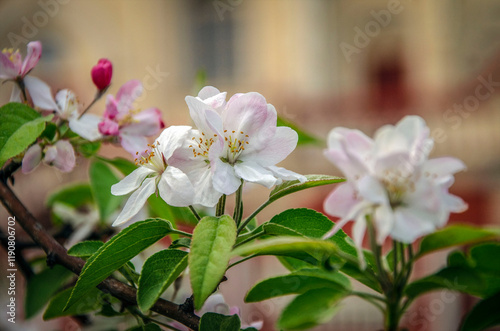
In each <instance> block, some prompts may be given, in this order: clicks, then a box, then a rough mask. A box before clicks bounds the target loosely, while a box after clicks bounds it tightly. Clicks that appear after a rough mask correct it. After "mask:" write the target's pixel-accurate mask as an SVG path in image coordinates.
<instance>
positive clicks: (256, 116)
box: [223, 92, 276, 140]
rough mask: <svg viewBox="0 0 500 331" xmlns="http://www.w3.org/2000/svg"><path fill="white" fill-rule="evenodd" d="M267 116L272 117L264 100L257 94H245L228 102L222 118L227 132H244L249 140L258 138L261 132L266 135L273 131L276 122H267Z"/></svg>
mask: <svg viewBox="0 0 500 331" xmlns="http://www.w3.org/2000/svg"><path fill="white" fill-rule="evenodd" d="M268 116H271V117H272V116H273V113H272V112H268V107H267V102H266V99H265V98H264V97H263V96H262V95H261V94H259V93H257V92H250V93H245V94H243V95H241V96H239V97H237V98H234V97H232V98H231V99H230V100H229V101H228V103H227V110H226V112H225V115H224V118H223V122H224V129H226V130H228V131H229V132H231V131H235V132H244V133H243V134H245V135H248V136H249V137H250V138H249V139H250V140H251V139H252V138H253V137H254V136H260V131H262V130H264V131H265V132H268V133H270V132H272V130H274V128H275V127H276V122H274V123H269V122H267V120H268ZM270 125H271V128H272V130H271V131H269V126H270ZM259 139H261V138H259Z"/></svg>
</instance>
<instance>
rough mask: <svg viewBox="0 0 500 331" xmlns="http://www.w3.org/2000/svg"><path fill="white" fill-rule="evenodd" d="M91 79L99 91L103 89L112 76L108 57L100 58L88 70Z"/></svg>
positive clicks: (111, 67)
mask: <svg viewBox="0 0 500 331" xmlns="http://www.w3.org/2000/svg"><path fill="white" fill-rule="evenodd" d="M90 75H91V76H92V81H93V82H94V84H95V86H96V87H97V89H98V90H99V91H102V90H105V89H106V88H107V87H108V86H109V84H110V83H111V77H113V65H112V64H111V62H110V61H109V60H108V59H100V60H99V61H98V62H97V64H96V65H95V66H94V67H92V70H91V72H90Z"/></svg>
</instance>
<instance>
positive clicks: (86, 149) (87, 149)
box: [76, 141, 101, 158]
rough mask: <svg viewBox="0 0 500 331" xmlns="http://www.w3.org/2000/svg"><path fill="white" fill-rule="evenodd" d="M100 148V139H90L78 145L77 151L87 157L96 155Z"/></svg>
mask: <svg viewBox="0 0 500 331" xmlns="http://www.w3.org/2000/svg"><path fill="white" fill-rule="evenodd" d="M100 148H101V142H100V141H89V142H85V143H83V144H78V145H76V151H77V152H78V153H80V154H82V155H83V156H84V157H87V158H89V157H92V156H94V155H95V154H96V153H97V152H98V151H99V149H100Z"/></svg>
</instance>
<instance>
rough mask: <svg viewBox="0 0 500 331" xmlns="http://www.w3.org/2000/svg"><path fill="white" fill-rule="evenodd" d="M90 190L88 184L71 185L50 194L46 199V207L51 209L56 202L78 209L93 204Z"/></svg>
mask: <svg viewBox="0 0 500 331" xmlns="http://www.w3.org/2000/svg"><path fill="white" fill-rule="evenodd" d="M93 201H94V198H93V197H92V190H91V188H90V185H89V184H83V183H82V184H76V185H75V184H73V185H70V186H66V187H64V188H62V189H60V190H59V191H57V192H55V193H52V194H51V195H50V196H49V198H48V199H47V202H46V204H47V206H49V207H52V206H53V205H54V204H55V203H56V202H58V203H63V204H65V205H68V206H70V207H74V208H78V207H81V206H83V205H85V204H88V203H93Z"/></svg>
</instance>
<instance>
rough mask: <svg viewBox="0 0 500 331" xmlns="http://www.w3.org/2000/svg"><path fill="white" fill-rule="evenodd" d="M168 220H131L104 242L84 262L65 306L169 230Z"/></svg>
mask: <svg viewBox="0 0 500 331" xmlns="http://www.w3.org/2000/svg"><path fill="white" fill-rule="evenodd" d="M172 230H173V229H172V225H171V224H170V222H168V221H165V220H161V219H147V220H145V221H141V222H137V223H134V224H132V225H130V226H128V227H127V228H125V229H123V230H122V231H121V232H120V233H118V234H117V235H115V236H114V237H113V238H111V239H110V240H109V241H108V242H106V243H105V244H104V245H103V246H102V247H101V248H99V250H98V251H97V252H95V253H94V254H93V255H92V256H91V257H90V258H89V259H88V260H87V262H86V263H85V266H84V267H83V269H82V272H81V273H80V277H79V278H78V281H77V282H76V285H75V287H74V288H73V292H72V294H71V298H70V299H69V300H68V303H67V304H66V307H65V310H66V309H68V308H70V307H71V306H72V305H73V304H75V303H76V302H77V301H78V300H79V299H80V298H81V297H82V296H83V295H84V294H85V293H86V292H87V291H88V290H89V289H90V288H93V287H95V286H97V285H98V284H99V283H100V282H102V281H103V280H104V279H106V277H108V276H109V275H110V274H111V273H112V272H113V271H115V270H117V269H119V268H120V267H122V266H123V265H124V264H125V263H127V262H128V261H129V260H130V259H131V258H133V257H134V256H136V255H137V254H139V253H140V252H142V251H143V250H144V249H146V248H148V247H149V246H151V245H152V244H154V243H155V242H157V241H158V240H160V239H162V238H163V237H165V236H166V235H168V234H169V233H170V232H172Z"/></svg>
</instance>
